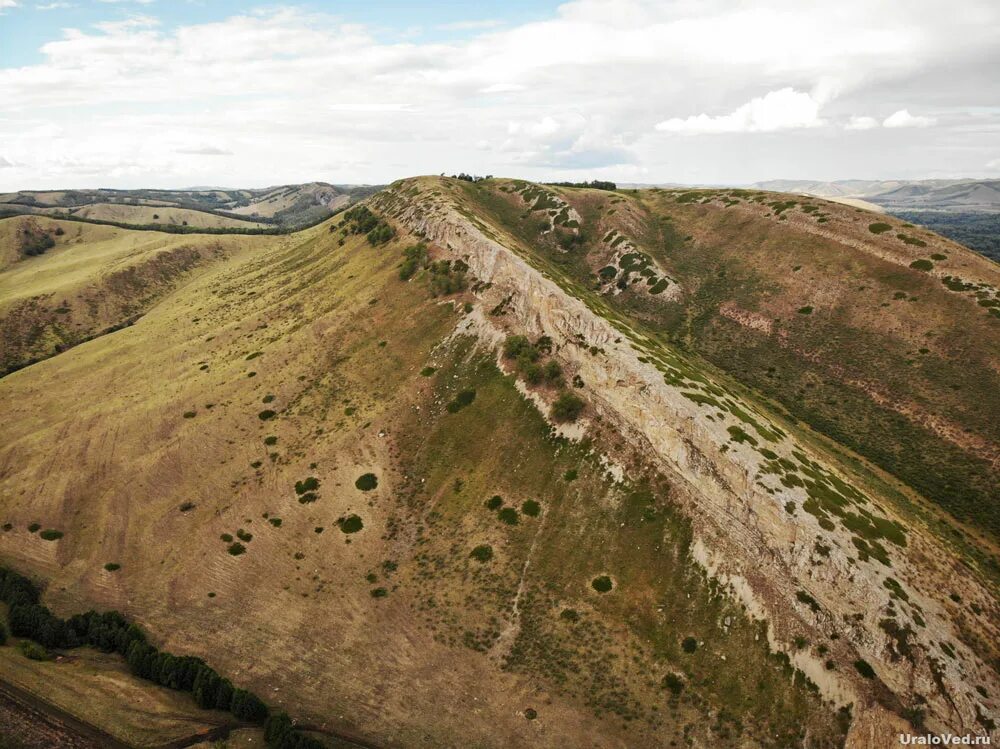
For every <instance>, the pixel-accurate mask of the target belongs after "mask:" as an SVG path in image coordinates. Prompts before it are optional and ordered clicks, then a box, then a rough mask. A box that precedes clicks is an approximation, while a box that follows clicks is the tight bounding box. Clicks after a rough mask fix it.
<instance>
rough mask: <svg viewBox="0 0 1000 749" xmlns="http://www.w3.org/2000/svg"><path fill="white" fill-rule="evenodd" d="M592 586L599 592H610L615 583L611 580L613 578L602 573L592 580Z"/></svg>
mask: <svg viewBox="0 0 1000 749" xmlns="http://www.w3.org/2000/svg"><path fill="white" fill-rule="evenodd" d="M590 587H591V588H593V589H594V590H596V591H597V592H598V593H608V592H610V591H611V589H612V588H613V587H614V583H612V582H611V578H610V577H608V576H607V575H601V576H600V577H595V578H594V579H593V580H591V581H590Z"/></svg>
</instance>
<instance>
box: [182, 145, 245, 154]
mask: <svg viewBox="0 0 1000 749" xmlns="http://www.w3.org/2000/svg"><path fill="white" fill-rule="evenodd" d="M174 150H175V151H176V153H184V154H190V155H193V156H232V155H233V152H232V151H227V150H226V149H224V148H219V147H217V146H193V147H189V148H177V149H174Z"/></svg>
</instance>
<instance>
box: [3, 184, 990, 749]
mask: <svg viewBox="0 0 1000 749" xmlns="http://www.w3.org/2000/svg"><path fill="white" fill-rule="evenodd" d="M35 220H38V221H42V219H35ZM14 221H22V222H23V221H25V219H23V218H22V219H7V220H5V221H2V222H0V228H5V227H6V226H7V225H10V224H11V222H14ZM45 226H46V227H47V226H48V225H45ZM74 228H75V225H74ZM86 228H88V229H89V228H94V229H95V230H100V231H109V232H110V231H111V230H110V229H109V228H108V227H86ZM7 231H8V232H10V231H11V230H9V229H8V230H7ZM65 231H68V228H67V229H66V230H65ZM115 231H116V232H117V233H116V234H115V235H114V236H108V237H105V238H103V239H102V237H103V235H101V236H96V235H95V236H94V237H81V239H82V240H83V241H81V243H80V244H79V246H78V247H73V248H64V247H60V246H58V245H57V246H56V247H54V248H50V249H47V250H46V251H45V252H43V253H42V254H40V255H29V256H27V257H19V256H15V253H13V252H11V251H10V249H9V248H8V246H7V243H4V244H0V247H3V248H5V249H4V251H5V253H6V254H5V255H4V257H6V258H7V260H6V261H5V262H7V263H8V265H7V267H6V269H5V270H3V271H2V272H0V295H2V296H0V300H2V301H3V302H4V303H8V297H9V296H10V295H13V294H14V293H15V292H14V289H20V288H22V287H23V285H24V284H23V283H21V282H18V283H13V282H8V284H7V285H6V286H4V283H5V280H4V279H5V276H8V275H9V274H15V273H24V272H25V271H23V270H22V269H23V268H28V267H31V266H32V264H34V271H33V275H32V278H34V279H36V280H34V281H33V283H36V284H38V285H39V288H38V291H37V292H36V293H35V295H39V294H40V293H43V292H44V293H48V292H47V291H46V290H47V289H49V288H50V287H49V286H47V285H45V284H57V283H61V282H60V281H59V280H58V279H60V278H63V277H65V276H71V277H72V278H77V276H74V275H73V274H72V273H71V272H70V271H69V270H68V269H69V268H70V267H74V268H75V267H77V266H76V265H73V266H70V265H67V263H69V262H70V260H71V259H73V256H72V255H71V254H70V253H71V252H73V253H77V255H76V257H77V258H78V261H77V262H79V263H82V267H83V270H81V271H79V273H80V276H79V278H80V280H79V281H74V283H81V284H87V283H92V281H91V279H101V278H105V277H106V276H107V270H106V268H108V267H110V266H109V265H107V264H108V263H110V262H113V261H115V260H114V259H116V258H121V257H127V258H133V259H132V260H131V262H139V261H140V260H141V258H143V257H146V255H143V254H141V252H140V246H139V244H138V242H139V240H138V239H136V236H135V235H141V236H142V237H143V238H149V237H152V236H155V235H152V234H150V233H149V232H141V233H138V232H129V231H127V230H115ZM13 232H14V235H15V236H16V232H17V229H14V230H13ZM22 233H23V229H22ZM61 236H62V237H65V236H66V234H65V233H64V234H63V235H61ZM173 239H176V238H173ZM185 239H187V238H185ZM217 239H218V238H217V237H207V238H204V239H199V240H198V241H199V242H202V241H205V242H214V241H216V240H217ZM230 239H232V240H233V244H232V245H227V246H225V247H224V248H223V250H222V251H221V252H220V254H219V257H217V258H215V257H213V258H212V259H211V261H210V262H208V261H206V262H204V263H201V262H199V263H198V264H197V265H196V266H195V267H192V268H190V269H188V270H186V271H184V275H183V282H178V283H175V284H173V285H171V286H170V287H169V288H165V289H164V290H163V291H162V293H160V294H159V295H158V296H156V298H155V299H151V300H150V302H149V304H148V305H146V306H144V308H143V314H142V316H141V317H139V318H138V319H137V320H135V322H134V324H132V325H131V326H128V327H124V328H122V329H120V330H118V331H116V332H112V333H109V334H107V335H102V336H99V337H97V338H94V339H93V340H90V341H88V342H86V343H82V344H80V345H77V346H75V347H73V348H70V349H68V350H65V351H63V352H62V353H59V354H58V355H57V356H54V357H51V358H49V359H47V360H45V361H41V362H39V363H37V364H34V365H32V366H30V367H27V368H24V369H21V370H19V371H16V372H13V373H12V374H9V375H8V376H7V377H5V378H3V379H2V380H0V406H2V408H3V409H4V411H5V413H7V414H8V419H7V434H6V439H5V441H4V443H3V445H2V446H0V521H2V522H3V523H6V524H7V525H5V526H4V527H5V528H8V529H7V530H6V531H5V532H2V533H0V558H2V559H3V560H4V561H6V562H8V563H10V564H12V565H13V566H15V567H17V568H19V569H21V570H22V571H25V572H30V573H32V574H34V575H37V576H38V577H40V578H43V579H45V580H47V581H48V587H47V590H46V593H45V600H46V603H48V604H49V605H51V606H53V607H54V608H55V609H56V610H57V611H59V612H61V613H63V614H69V613H73V612H75V611H79V610H81V609H83V608H86V607H89V606H98V607H99V608H115V609H118V610H121V611H122V612H124V613H125V614H126V615H128V616H129V617H130V618H132V619H134V620H135V621H136V622H138V623H139V624H141V625H142V627H143V628H145V629H146V630H147V631H148V632H149V634H150V637H151V638H152V639H153V640H154V641H155V642H156V643H157V644H158V645H160V646H162V647H165V648H169V649H170V650H171V651H173V652H183V653H190V654H194V655H199V656H201V657H203V658H205V659H206V661H208V662H209V663H211V664H212V665H213V666H214V667H215V668H217V669H219V670H220V671H221V672H225V673H229V674H231V675H232V678H233V679H234V681H237V682H238V683H239V684H241V685H244V686H247V687H250V688H253V689H254V690H255V691H257V692H258V693H259V694H261V695H266V697H265V699H266V700H267V701H268V702H270V703H271V704H272V705H275V706H281V707H284V708H286V709H288V710H289V711H290V712H291V713H292V714H293V715H295V716H297V717H299V718H300V719H302V720H304V721H306V722H307V723H308V724H310V725H314V726H316V727H319V728H323V729H328V730H332V729H337V730H341V731H347V732H351V733H353V734H361V735H364V736H366V737H367V738H368V739H369V740H370V741H372V742H374V743H376V744H377V745H386V746H416V745H428V746H451V745H482V746H514V745H516V746H566V745H573V746H585V745H595V746H619V747H631V746H652V745H670V744H671V742H675V743H676V744H677V745H683V744H688V745H694V746H717V745H734V746H736V745H738V746H772V747H788V746H809V747H824V746H830V747H833V746H841V745H844V743H845V742H846V744H847V745H848V746H853V747H862V746H871V745H872V742H873V741H874V742H879V741H882V740H883V739H884V742H885V743H888V742H890V741H895V740H896V734H898V733H899V732H901V731H906V732H909V731H912V730H919V731H923V730H924V729H925V728H926V729H927V730H933V731H942V730H951V731H953V732H958V733H978V734H984V733H990V734H992V735H993V736H994V738H996V729H995V721H996V720H997V717H998V704H997V699H998V698H997V695H998V694H1000V675H998V668H1000V651H998V648H997V643H998V642H1000V636H998V634H1000V633H998V631H997V624H996V622H997V620H998V619H997V614H998V613H1000V605H998V593H997V585H998V580H1000V567H998V562H997V549H996V547H995V539H996V530H997V517H998V513H997V509H996V507H995V497H996V496H997V476H996V470H995V468H996V462H997V445H998V444H1000V438H998V434H997V428H998V427H997V423H996V419H992V418H991V417H990V414H991V413H996V412H997V401H996V398H997V397H998V396H997V393H998V392H1000V389H998V388H997V387H996V386H997V384H998V383H997V379H998V377H1000V369H998V368H997V367H996V355H995V352H996V351H997V350H1000V341H998V335H1000V333H998V330H1000V328H998V325H1000V320H998V313H997V304H996V298H997V289H998V288H1000V270H998V268H997V266H996V265H995V264H992V263H990V262H989V261H987V260H985V259H984V258H982V257H980V256H978V255H976V254H974V253H972V252H970V251H968V250H967V249H965V248H963V247H961V246H959V245H956V244H955V243H953V242H950V241H948V240H946V239H943V238H941V237H938V236H936V235H934V234H932V233H931V232H928V231H926V230H921V229H919V228H917V227H913V226H908V225H906V224H905V223H904V222H901V221H899V220H897V219H895V218H891V217H890V218H885V217H880V216H873V215H872V214H870V213H867V212H863V211H859V210H856V209H854V208H849V207H846V206H843V205H839V204H835V203H831V202H828V201H825V200H822V199H809V200H803V199H801V198H800V197H796V196H788V195H780V194H773V193H766V192H762V191H738V190H704V191H694V190H659V189H654V190H637V191H620V192H611V191H603V190H593V189H572V188H556V187H551V186H540V185H534V184H531V183H527V182H522V181H516V180H502V179H489V180H485V181H482V182H477V183H469V182H465V181H462V180H456V179H447V178H436V177H435V178H429V177H423V178H414V179H409V180H403V181H400V182H397V183H394V184H393V185H391V186H390V187H389V188H387V189H385V190H383V191H381V192H379V193H378V194H376V195H374V196H372V197H371V198H370V199H369V200H368V202H367V203H366V205H365V207H364V208H363V209H356V210H352V211H349V212H346V213H341V214H339V215H337V216H336V217H334V218H333V219H331V220H329V221H327V222H325V223H323V224H320V225H317V226H315V227H312V228H310V229H307V230H305V231H302V232H299V233H296V234H292V235H289V236H283V237H274V236H264V237H240V238H238V240H239V241H238V243H237V242H236V240H237V238H230ZM102 241H103V242H105V243H106V244H104V245H102ZM158 241H159V240H158ZM149 251H150V252H153V251H154V250H152V249H150V250H149ZM156 251H159V250H156ZM198 252H199V254H201V252H202V251H201V250H200V249H198ZM136 253H139V254H138V255H137V254H136ZM104 258H108V260H105V259H104ZM50 263H52V265H51V270H50V271H49V273H48V275H46V271H47V270H49V268H50ZM57 263H58V264H61V265H56V264H57ZM60 293H62V292H60ZM104 293H106V292H101V296H102V297H103V295H104ZM57 296H58V294H57ZM28 338H29V340H30V339H31V337H30V336H29V337H28ZM66 403H72V404H73V408H72V409H71V410H68V409H66V408H65V404H66ZM32 527H34V528H35V530H34V531H32V530H31V528H32ZM40 528H45V529H53V530H57V531H59V532H60V533H61V534H62V535H61V536H59V537H58V538H54V540H46V537H42V536H41V534H39V533H37V532H36V531H37V530H38V529H40ZM48 538H53V534H48ZM109 563H113V566H114V565H119V566H117V567H114V569H111V570H109V569H106V568H105V565H106V564H109ZM399 684H406V685H408V688H407V689H405V690H401V689H399V686H398V685H399Z"/></svg>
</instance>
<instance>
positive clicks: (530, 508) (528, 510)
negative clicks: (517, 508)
mask: <svg viewBox="0 0 1000 749" xmlns="http://www.w3.org/2000/svg"><path fill="white" fill-rule="evenodd" d="M541 511H542V506H541V505H540V504H538V502H536V501H535V500H533V499H528V500H525V501H524V503H523V504H522V505H521V512H523V513H524V514H525V515H527V516H528V517H531V518H537V517H538V514H539V513H540V512H541Z"/></svg>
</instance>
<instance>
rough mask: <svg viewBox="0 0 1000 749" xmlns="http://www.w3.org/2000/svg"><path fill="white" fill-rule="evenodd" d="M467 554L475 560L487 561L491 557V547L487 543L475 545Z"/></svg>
mask: <svg viewBox="0 0 1000 749" xmlns="http://www.w3.org/2000/svg"><path fill="white" fill-rule="evenodd" d="M469 556H470V557H472V558H473V559H475V560H476V561H477V562H483V563H485V562H488V561H490V560H491V559H492V558H493V547H491V546H488V545H487V544H483V545H482V546H477V547H476V548H475V549H473V550H472V551H471V552H470V553H469Z"/></svg>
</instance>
